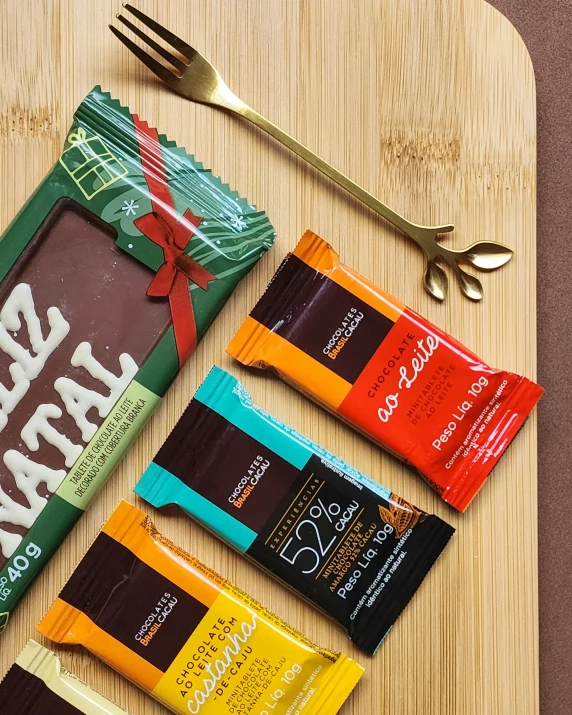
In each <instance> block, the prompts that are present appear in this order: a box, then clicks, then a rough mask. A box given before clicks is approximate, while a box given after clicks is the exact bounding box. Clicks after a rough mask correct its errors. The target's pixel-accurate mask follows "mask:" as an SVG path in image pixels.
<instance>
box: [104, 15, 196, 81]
mask: <svg viewBox="0 0 572 715" xmlns="http://www.w3.org/2000/svg"><path fill="white" fill-rule="evenodd" d="M123 7H124V8H125V10H127V11H128V12H130V13H131V14H132V15H134V16H135V17H136V18H137V19H138V20H139V21H140V22H142V23H143V24H144V25H146V26H147V27H148V28H149V29H150V30H152V31H153V32H154V33H155V34H156V35H158V36H159V37H160V38H162V39H163V40H165V42H166V43H168V44H169V45H170V46H171V47H172V48H174V49H175V50H176V51H177V52H178V53H179V54H181V55H182V56H183V58H184V59H185V60H186V61H183V60H181V59H179V58H178V57H175V56H174V55H173V54H171V53H170V52H169V51H168V50H167V49H165V48H164V47H163V46H162V45H160V44H159V43H158V42H156V41H155V40H154V39H153V38H151V37H149V36H148V35H146V34H145V32H143V30H141V29H140V28H139V27H137V26H136V25H134V24H133V23H132V22H131V21H130V20H128V19H127V18H126V17H123V15H119V14H118V15H117V19H118V20H119V21H120V22H121V23H123V25H125V26H126V27H127V28H129V29H130V30H131V32H133V34H134V35H136V36H137V37H139V38H140V39H141V40H143V42H145V43H146V44H147V45H148V46H149V47H151V48H152V49H153V50H154V51H155V52H156V53H157V54H158V55H160V56H161V57H162V58H163V59H164V60H166V61H167V62H168V63H169V64H170V65H171V67H172V68H174V70H175V71H173V70H172V69H171V68H169V67H167V66H165V65H164V64H162V63H161V62H158V61H157V60H156V59H155V58H154V57H152V56H151V55H150V54H148V53H147V52H145V50H144V49H143V48H142V47H139V45H136V44H135V42H133V40H131V39H130V38H129V37H127V35H124V34H123V33H122V32H121V31H120V30H118V29H117V28H116V27H114V26H113V25H110V26H109V29H110V30H111V32H113V34H114V35H115V36H116V37H117V38H118V39H119V40H121V42H122V43H123V44H124V45H125V46H126V47H127V49H129V50H131V52H133V54H134V55H135V56H136V57H138V58H139V59H140V60H141V62H143V63H144V64H145V65H146V66H147V67H148V68H149V69H150V70H151V72H154V73H155V74H156V75H157V76H158V77H159V78H160V79H162V80H163V82H165V83H166V84H169V85H170V84H173V82H176V81H177V80H178V79H179V78H180V77H181V75H182V73H183V71H184V70H185V67H187V66H188V65H189V63H190V62H191V60H192V59H193V55H194V54H195V50H193V48H192V47H191V46H190V45H188V44H187V43H186V42H184V41H183V40H181V38H180V37H177V36H176V35H174V34H173V33H172V32H170V31H169V30H167V29H166V28H165V27H163V26H162V25H160V24H159V23H158V22H156V21H155V20H153V19H152V18H150V17H149V16H148V15H146V14H145V13H144V12H141V10H138V9H137V8H136V7H133V6H132V5H129V4H127V3H125V4H124V5H123Z"/></svg>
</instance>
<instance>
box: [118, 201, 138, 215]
mask: <svg viewBox="0 0 572 715" xmlns="http://www.w3.org/2000/svg"><path fill="white" fill-rule="evenodd" d="M138 208H139V204H136V203H135V199H131V201H127V199H126V200H125V201H124V202H123V206H122V207H121V210H122V211H125V215H126V216H130V215H133V216H135V214H136V213H137V212H136V211H135V209H138Z"/></svg>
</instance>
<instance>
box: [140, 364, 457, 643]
mask: <svg viewBox="0 0 572 715" xmlns="http://www.w3.org/2000/svg"><path fill="white" fill-rule="evenodd" d="M135 492H136V493H137V494H139V496H141V497H143V498H144V499H146V500H147V501H148V502H149V503H151V504H153V506H155V507H162V506H166V505H167V504H177V505H178V506H180V507H181V508H182V509H184V510H185V511H186V512H187V513H189V514H191V515H192V516H193V517H195V518H196V519H198V520H199V521H200V522H201V523H202V524H204V526H205V527H206V528H207V529H209V530H210V531H213V532H214V533H215V534H216V535H217V536H219V537H220V538H222V539H224V540H225V541H226V542H227V543H229V544H230V545H231V546H232V547H233V548H235V549H237V550H238V551H240V552H241V553H244V554H246V555H247V556H248V557H250V558H251V559H253V560H254V561H255V562H256V563H257V564H258V565H259V566H262V567H263V568H265V569H267V570H268V571H269V572H270V573H272V574H273V575H274V576H276V577H278V578H280V579H282V580H283V581H284V582H285V583H286V584H287V585H288V586H290V587H291V588H294V589H296V590H297V591H298V592H299V593H300V594H302V596H304V597H305V598H306V599H308V600H309V601H311V602H312V603H314V604H315V605H317V606H318V607H319V608H321V609H322V610H323V611H325V612H326V613H327V614H328V615H330V616H332V617H333V618H335V619H336V620H337V621H339V623H341V625H342V626H343V627H344V628H345V629H346V630H347V632H348V634H349V636H350V638H351V639H352V641H354V643H355V644H356V645H357V646H359V647H360V648H362V649H363V650H364V651H366V652H367V653H369V654H371V655H372V654H374V653H375V652H376V651H377V649H378V648H379V645H380V644H381V642H382V641H383V639H384V638H385V636H386V635H387V633H388V632H389V630H390V629H391V627H392V626H393V624H394V622H395V620H396V619H397V617H398V616H399V614H400V613H401V612H402V610H403V609H404V608H405V606H406V605H407V603H408V602H409V600H410V599H411V598H412V596H413V594H414V593H415V591H416V590H417V589H418V587H419V585H420V584H421V582H422V581H423V579H424V578H425V576H426V575H427V572H428V571H429V570H430V569H431V567H432V566H433V564H434V562H435V561H436V560H437V559H438V558H439V556H440V554H441V552H442V551H443V549H444V548H445V546H446V545H447V542H448V541H449V539H450V538H451V536H452V534H453V533H454V531H455V530H454V529H453V528H452V527H451V526H449V525H448V524H446V523H445V522H444V521H442V520H441V519H439V517H437V516H433V515H430V514H426V513H425V512H424V511H422V510H421V509H418V508H417V507H414V506H413V505H412V504H409V503H408V502H406V501H405V500H404V499H402V498H401V497H399V496H397V495H396V494H392V493H391V492H390V491H389V490H388V489H385V488H384V487H382V486H380V485H379V484H378V483H377V482H374V481H372V480H371V479H368V478H367V477H365V476H364V475H363V474H361V473H360V472H358V471H357V470H355V469H353V468H352V467H350V466H349V465H347V464H345V463H344V462H343V461H342V460H341V459H338V458H337V457H334V456H333V455H332V454H330V453H329V452H327V451H326V450H325V449H322V448H321V447H319V446H318V445H317V444H314V443H313V442H311V441H310V440H309V439H307V438H306V437H304V436H303V435H301V434H299V433H298V432H296V431H295V430H294V429H292V428H291V427H289V426H288V425H285V424H283V423H282V422H279V421H278V420H276V419H275V418H274V417H272V416H271V415H269V414H267V413H266V412H263V411H262V410H261V409H260V408H259V407H256V406H254V405H253V404H252V401H251V399H250V395H249V394H248V393H247V392H246V390H245V389H244V387H243V386H242V385H241V384H240V382H238V380H236V379H235V378H234V377H232V375H229V374H228V373H227V372H225V371H224V370H221V369H220V368H217V367H215V368H213V369H212V370H211V372H210V373H209V375H208V376H207V378H206V380H205V381H204V382H203V384H202V386H201V387H200V389H199V390H198V391H197V393H196V394H195V396H194V398H193V400H192V401H191V403H190V405H189V406H188V407H187V409H186V411H185V412H184V414H183V416H182V417H181V419H180V420H179V422H178V423H177V424H176V425H175V428H174V429H173V431H172V432H171V434H170V435H169V437H168V438H167V441H166V442H165V444H164V445H163V446H162V447H161V449H160V450H159V452H158V453H157V455H156V456H155V458H154V459H153V462H152V463H151V465H150V466H149V467H148V468H147V470H146V472H145V473H144V474H143V476H142V477H141V479H140V481H139V483H138V484H137V485H136V487H135Z"/></svg>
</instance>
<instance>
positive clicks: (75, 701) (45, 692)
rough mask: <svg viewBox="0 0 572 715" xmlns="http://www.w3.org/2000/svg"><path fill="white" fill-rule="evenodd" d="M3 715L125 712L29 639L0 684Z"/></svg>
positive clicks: (122, 714)
mask: <svg viewBox="0 0 572 715" xmlns="http://www.w3.org/2000/svg"><path fill="white" fill-rule="evenodd" d="M0 713H2V715H82V714H83V715H127V713H126V712H125V710H122V709H121V708H119V707H117V705H114V704H113V703H112V702H111V701H109V700H107V699H106V698H104V697H103V696H102V695H99V693H96V692H95V690H92V688H90V687H89V685H86V684H85V683H83V682H82V681H81V680H79V679H78V678H76V677H75V676H74V675H72V674H71V673H68V671H67V670H66V669H65V668H62V665H61V662H60V659H59V658H58V656H57V655H56V654H55V653H52V651H51V650H48V649H47V648H44V647H43V646H41V645H40V644H39V643H36V642H35V641H28V644H27V645H26V647H25V648H24V650H23V651H22V652H21V653H20V655H19V656H18V658H17V659H16V662H15V663H14V665H13V666H12V667H11V668H10V670H9V671H8V673H7V674H6V676H5V678H4V680H2V682H1V683H0Z"/></svg>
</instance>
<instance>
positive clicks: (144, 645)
mask: <svg viewBox="0 0 572 715" xmlns="http://www.w3.org/2000/svg"><path fill="white" fill-rule="evenodd" d="M38 629H39V630H40V632H41V633H43V634H44V635H45V636H47V637H48V638H51V639H52V640H54V641H56V642H58V643H68V644H72V645H73V644H76V645H83V646H84V647H85V648H87V649H88V650H89V651H91V652H92V653H93V654H94V655H96V656H98V657H99V658H101V659H102V660H104V661H105V662H106V663H107V664H108V665H110V666H111V667H112V668H115V669H116V670H117V671H118V672H119V673H121V674H122V675H124V676H125V677H127V678H128V679H129V680H131V681H132V682H133V683H135V684H136V685H138V686H139V687H140V688H142V689H143V690H144V691H146V692H147V693H149V694H150V695H152V696H153V697H155V698H156V699H157V700H159V701H160V702H161V703H163V705H165V707H167V708H169V709H170V710H171V711H172V712H174V713H184V714H185V715H189V713H194V715H197V714H198V713H200V715H222V713H225V714H226V713H230V714H232V713H234V714H235V715H236V714H238V713H248V712H249V713H256V714H257V715H270V714H271V713H272V715H293V714H294V713H300V714H301V713H303V714H304V715H333V714H334V713H337V712H338V710H339V709H340V707H341V706H342V704H343V702H344V701H345V700H346V698H347V697H348V695H349V694H350V693H351V691H352V690H353V688H354V686H355V685H356V683H357V682H358V680H359V679H360V678H361V676H362V674H363V668H362V667H361V666H360V665H358V664H357V663H356V662H355V661H353V660H352V659H351V658H348V657H347V656H345V655H342V654H340V653H335V652H332V651H330V650H325V649H323V648H319V647H317V646H315V645H313V644H312V643H311V642H310V641H308V640H307V639H306V638H304V636H302V635H301V634H300V633H298V632H297V631H296V630H294V629H293V628H291V627H290V626H289V625H287V624H286V623H284V622H283V621H281V620H280V619H279V618H278V617H277V616H275V615H274V614H273V613H271V612H270V611H268V610H266V609H265V608H263V607H262V606H261V605H260V604H259V603H257V602H256V601H255V600H254V599H252V598H250V596H247V595H246V594H245V593H244V592H243V591H241V590H240V589H238V588H236V587H235V586H233V585H232V584H230V583H229V582H228V581H226V580H225V579H223V578H221V577H220V576H219V575H218V574H216V573H215V572H214V571H211V570H210V569H208V568H207V567H206V566H204V565H203V564H202V563H200V562H199V561H197V560H196V559H194V558H192V557H191V556H189V555H188V554H187V553H185V552H184V551H183V550H182V549H180V548H179V547H177V546H175V544H173V543H171V542H170V541H169V540H168V539H166V538H165V537H164V536H162V535H161V534H159V533H158V532H157V531H156V529H155V527H154V526H153V524H152V523H151V521H150V520H149V518H148V517H147V516H146V515H145V514H144V513H143V512H142V511H140V510H139V509H137V508H136V507H134V506H132V505H131V504H128V503H127V502H121V503H120V505H119V506H118V507H117V509H116V510H115V512H114V513H113V514H112V515H111V517H110V518H109V520H108V521H107V523H106V524H105V525H104V526H103V529H102V531H101V533H100V534H99V536H98V537H97V538H96V540H95V541H94V543H93V544H92V546H91V547H90V549H89V550H88V552H87V554H86V555H85V556H84V558H83V559H82V561H81V562H80V564H79V566H78V567H77V568H76V570H75V571H74V573H73V574H72V576H71V578H70V579H69V581H68V582H67V584H66V585H65V586H64V588H63V590H62V592H61V593H60V595H59V597H58V598H57V600H56V601H55V602H54V604H53V605H52V606H51V608H50V610H49V611H48V612H47V614H46V615H45V617H44V619H43V620H42V622H41V623H40V625H39V626H38Z"/></svg>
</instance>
